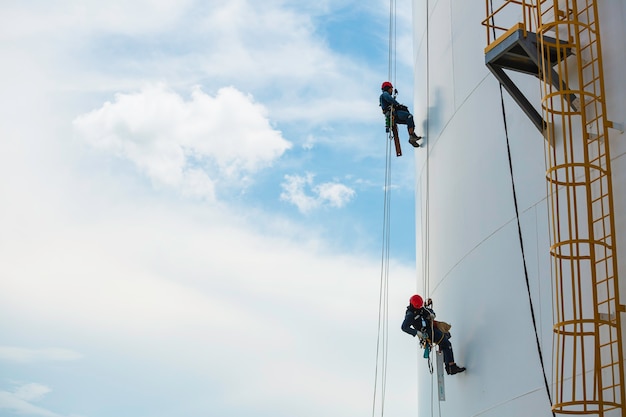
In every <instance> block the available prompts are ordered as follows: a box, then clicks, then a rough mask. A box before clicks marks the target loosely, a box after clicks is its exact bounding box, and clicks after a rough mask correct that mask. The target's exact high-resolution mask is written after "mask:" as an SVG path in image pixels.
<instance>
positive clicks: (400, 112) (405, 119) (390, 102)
mask: <svg viewBox="0 0 626 417" xmlns="http://www.w3.org/2000/svg"><path fill="white" fill-rule="evenodd" d="M380 89H381V90H383V92H382V94H381V95H380V98H379V102H380V108H381V109H382V111H383V114H384V115H385V116H390V114H391V109H392V108H393V111H394V121H395V122H396V123H398V124H401V125H406V127H407V130H408V132H409V143H410V144H411V145H413V146H414V147H416V148H419V146H420V145H419V143H418V140H420V139H421V138H422V137H421V136H417V135H416V134H415V122H414V121H413V115H412V114H411V112H409V109H408V107H407V106H405V105H403V104H400V103H398V101H397V100H396V99H395V97H394V96H393V95H392V92H393V85H392V84H391V83H390V82H389V81H385V82H384V83H383V84H382V85H381V86H380ZM396 93H397V91H396Z"/></svg>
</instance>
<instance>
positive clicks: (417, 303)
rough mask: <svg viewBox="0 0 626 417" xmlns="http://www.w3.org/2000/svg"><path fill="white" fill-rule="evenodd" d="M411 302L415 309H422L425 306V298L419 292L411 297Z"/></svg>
mask: <svg viewBox="0 0 626 417" xmlns="http://www.w3.org/2000/svg"><path fill="white" fill-rule="evenodd" d="M409 303H411V305H412V306H413V308H415V309H420V308H422V307H424V299H423V298H422V297H420V296H419V295H417V294H415V295H414V296H413V297H411V299H410V300H409Z"/></svg>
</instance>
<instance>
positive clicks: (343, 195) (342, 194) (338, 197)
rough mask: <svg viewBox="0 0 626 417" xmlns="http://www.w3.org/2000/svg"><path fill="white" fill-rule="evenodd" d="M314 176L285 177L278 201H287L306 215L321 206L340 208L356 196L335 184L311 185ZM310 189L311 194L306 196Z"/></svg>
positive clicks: (341, 185)
mask: <svg viewBox="0 0 626 417" xmlns="http://www.w3.org/2000/svg"><path fill="white" fill-rule="evenodd" d="M314 177H315V175H313V174H311V173H307V174H306V176H304V177H303V176H299V175H285V181H284V182H283V183H282V184H281V186H282V188H283V192H282V193H281V194H280V199H281V200H283V201H287V202H289V203H291V204H293V205H295V206H297V207H298V209H299V210H300V211H301V212H303V213H308V212H310V211H312V210H314V209H316V208H319V207H322V206H330V207H337V208H341V207H343V206H345V205H346V204H347V203H348V202H350V200H351V199H352V198H353V197H354V196H355V195H356V192H355V191H354V190H353V189H351V188H349V187H347V186H345V185H343V184H340V183H337V182H326V183H323V184H319V185H315V186H314V185H313V180H314ZM307 189H310V192H311V193H312V195H311V194H307Z"/></svg>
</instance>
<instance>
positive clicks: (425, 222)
mask: <svg viewBox="0 0 626 417" xmlns="http://www.w3.org/2000/svg"><path fill="white" fill-rule="evenodd" d="M425 7H426V123H425V127H424V128H425V132H424V133H425V134H424V136H425V137H426V138H430V15H429V1H428V0H426V4H425ZM425 165H426V167H425V171H426V182H425V193H424V194H425V197H423V198H424V200H422V201H420V204H421V206H422V207H423V209H424V212H423V213H422V220H421V221H422V288H423V294H424V296H425V299H428V298H430V152H429V151H428V150H426V162H425ZM432 325H433V323H432V321H431V326H432ZM431 334H434V330H433V329H432V327H431ZM436 354H437V353H436V350H435V349H434V345H433V344H432V343H431V344H430V355H429V357H428V371H429V372H430V415H431V416H433V415H434V413H435V410H434V407H435V404H434V401H433V397H434V395H435V391H437V392H438V389H437V390H435V385H436V383H435V375H434V367H433V363H432V357H433V355H436ZM438 405H439V407H438V409H439V416H441V403H440V401H438Z"/></svg>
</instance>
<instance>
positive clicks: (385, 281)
mask: <svg viewBox="0 0 626 417" xmlns="http://www.w3.org/2000/svg"><path fill="white" fill-rule="evenodd" d="M395 45H396V2H395V0H390V2H389V67H388V72H389V74H388V79H389V81H390V82H391V83H392V84H393V83H395V72H396V63H395V61H396V52H395ZM391 122H392V123H393V121H391ZM391 135H392V129H389V132H388V136H387V139H388V140H386V141H385V142H386V151H385V155H386V158H385V184H384V203H383V230H382V242H383V243H382V249H381V268H380V288H379V299H378V337H377V340H376V370H375V372H374V396H373V401H372V417H374V416H375V415H376V400H377V398H378V395H379V386H378V385H379V382H380V406H379V407H380V416H381V417H382V416H383V415H384V412H385V394H386V387H387V363H388V351H389V252H390V240H391V233H390V224H391V160H392V158H391V149H392V147H391V139H392V137H391Z"/></svg>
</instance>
